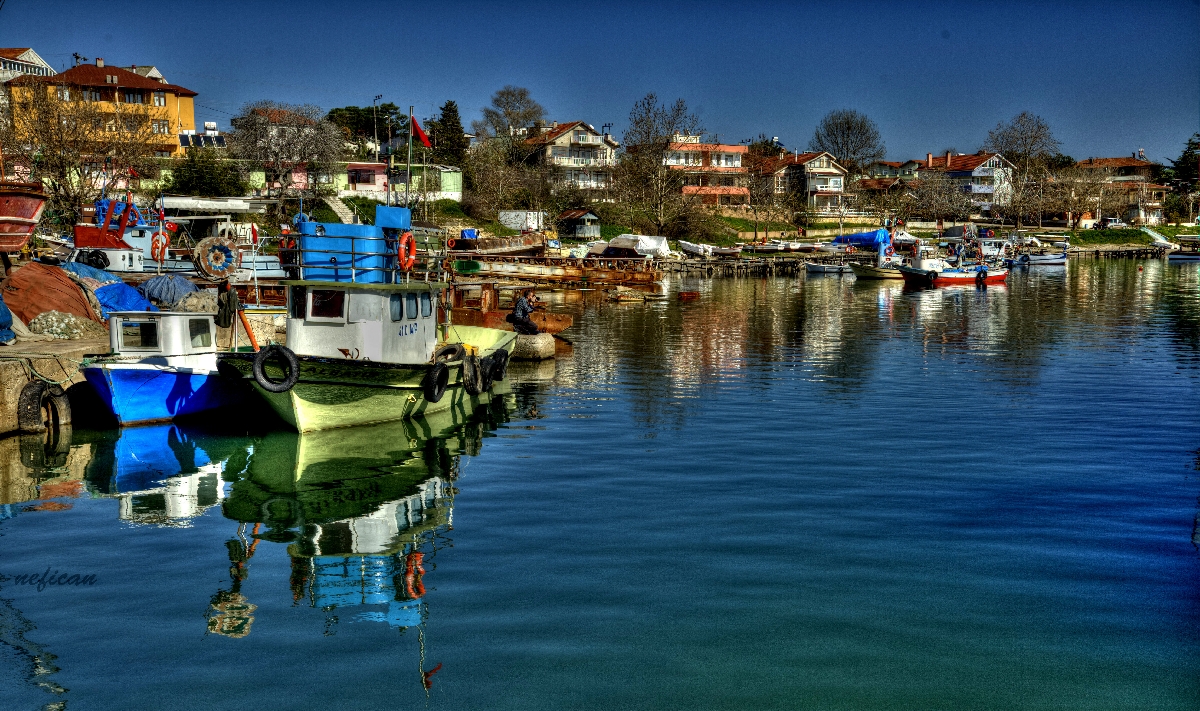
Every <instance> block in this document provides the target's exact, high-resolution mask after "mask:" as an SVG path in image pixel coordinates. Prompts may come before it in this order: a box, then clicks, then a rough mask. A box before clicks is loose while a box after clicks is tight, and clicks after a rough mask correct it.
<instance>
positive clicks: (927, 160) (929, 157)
mask: <svg viewBox="0 0 1200 711" xmlns="http://www.w3.org/2000/svg"><path fill="white" fill-rule="evenodd" d="M925 167H926V168H932V167H933V154H932V153H926V154H925Z"/></svg>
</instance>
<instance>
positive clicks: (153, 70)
mask: <svg viewBox="0 0 1200 711" xmlns="http://www.w3.org/2000/svg"><path fill="white" fill-rule="evenodd" d="M121 69H128V70H129V71H131V72H133V73H134V74H137V75H138V76H140V77H146V78H147V79H153V80H154V81H156V82H158V83H160V84H167V83H168V82H167V79H166V77H164V76H163V75H162V72H160V71H158V67H155V66H145V65H142V66H138V65H137V64H134V65H132V66H129V67H121Z"/></svg>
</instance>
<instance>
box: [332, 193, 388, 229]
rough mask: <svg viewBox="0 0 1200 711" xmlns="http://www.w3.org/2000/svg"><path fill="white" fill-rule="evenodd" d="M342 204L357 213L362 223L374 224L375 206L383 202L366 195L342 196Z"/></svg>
mask: <svg viewBox="0 0 1200 711" xmlns="http://www.w3.org/2000/svg"><path fill="white" fill-rule="evenodd" d="M342 204H344V205H345V206H346V207H348V208H350V211H351V212H353V213H355V214H356V215H358V219H359V220H361V221H362V223H363V224H364V225H373V224H375V208H376V207H378V206H379V205H382V204H383V203H381V202H379V201H378V200H372V199H371V198H368V197H344V198H342Z"/></svg>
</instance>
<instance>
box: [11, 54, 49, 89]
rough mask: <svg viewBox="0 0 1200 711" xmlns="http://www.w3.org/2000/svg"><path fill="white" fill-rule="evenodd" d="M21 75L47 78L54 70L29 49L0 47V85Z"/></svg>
mask: <svg viewBox="0 0 1200 711" xmlns="http://www.w3.org/2000/svg"><path fill="white" fill-rule="evenodd" d="M22 74H32V75H33V76H40V77H48V76H54V69H53V67H51V66H50V65H49V64H47V63H46V60H44V59H42V58H41V57H39V56H38V53H37V52H35V51H33V49H32V48H31V47H0V83H3V82H6V81H8V80H9V79H15V78H17V77H19V76H21V75H22Z"/></svg>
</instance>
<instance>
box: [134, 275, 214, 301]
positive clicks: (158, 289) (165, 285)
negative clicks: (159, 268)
mask: <svg viewBox="0 0 1200 711" xmlns="http://www.w3.org/2000/svg"><path fill="white" fill-rule="evenodd" d="M199 290H200V289H199V287H197V286H196V285H195V284H193V283H192V282H190V281H188V280H187V279H184V278H183V277H181V276H179V275H178V274H160V275H159V276H156V277H154V278H153V279H147V280H146V281H145V282H144V283H143V284H142V285H141V286H139V287H138V291H140V292H142V296H145V297H146V298H147V299H154V300H155V301H157V302H158V303H160V304H170V305H174V304H177V303H179V302H180V300H182V299H183V297H185V296H187V295H188V294H190V293H192V292H193V291H199Z"/></svg>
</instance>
